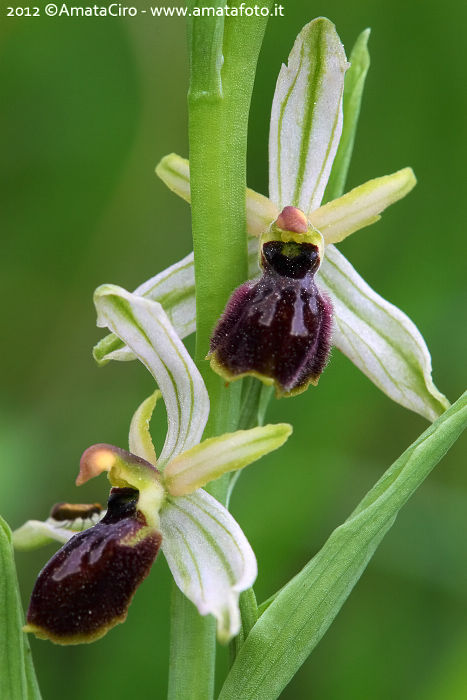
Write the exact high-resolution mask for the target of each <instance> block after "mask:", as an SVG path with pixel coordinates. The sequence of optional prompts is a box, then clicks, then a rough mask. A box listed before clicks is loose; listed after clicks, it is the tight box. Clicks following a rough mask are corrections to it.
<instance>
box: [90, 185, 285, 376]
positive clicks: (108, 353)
mask: <svg viewBox="0 0 467 700" xmlns="http://www.w3.org/2000/svg"><path fill="white" fill-rule="evenodd" d="M253 194H256V193H253ZM260 196H261V195H258V197H260ZM264 199H266V198H265V197H264ZM266 201H269V200H266ZM274 211H276V209H275V207H274ZM271 221H272V219H271ZM270 223H271V222H270V221H269V223H268V225H269V224H270ZM259 233H260V231H258V234H259ZM259 272H260V270H259V266H258V240H257V239H256V238H252V239H250V240H249V241H248V274H249V277H251V278H253V277H257V276H258V275H259ZM134 294H138V295H139V296H143V297H145V298H146V299H150V300H151V301H158V302H159V303H161V304H162V306H163V307H164V310H165V311H166V313H167V316H168V317H169V319H170V321H171V323H172V325H173V326H174V330H175V331H176V333H177V335H178V336H179V338H185V337H186V336H187V335H190V333H193V332H194V331H195V330H196V299H195V270H194V265H193V253H190V254H189V255H187V257H186V258H183V260H180V262H178V263H176V264H175V265H172V266H171V267H169V268H167V270H164V271H163V272H160V273H159V274H158V275H156V276H155V277H152V278H151V279H150V280H148V281H147V282H144V284H142V285H141V286H140V287H138V289H137V290H136V291H135V292H134ZM93 355H94V359H95V360H96V362H97V364H98V365H101V366H102V365H105V364H107V362H109V360H120V361H127V360H135V359H136V355H135V354H134V353H133V352H132V351H131V350H130V348H129V347H128V346H127V345H125V343H124V342H123V341H121V340H120V338H118V337H117V336H116V335H115V334H113V333H110V334H109V335H107V336H106V337H105V338H103V339H102V340H101V341H100V342H99V343H98V344H97V345H96V346H95V348H94V351H93Z"/></svg>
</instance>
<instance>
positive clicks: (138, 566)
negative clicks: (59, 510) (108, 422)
mask: <svg viewBox="0 0 467 700" xmlns="http://www.w3.org/2000/svg"><path fill="white" fill-rule="evenodd" d="M138 497H139V492H138V491H136V490H135V489H132V488H113V489H112V490H111V493H110V497H109V501H108V508H107V513H106V515H105V516H104V518H103V519H102V520H101V522H99V523H98V524H97V525H95V526H94V527H91V528H89V529H88V530H85V531H84V532H81V533H79V534H77V535H74V537H72V538H71V539H70V540H69V541H68V542H67V543H66V544H65V545H64V546H63V547H62V548H61V549H60V550H59V551H58V552H57V553H56V554H55V555H54V556H53V557H52V559H51V560H50V561H49V562H48V564H46V566H45V567H44V568H43V569H42V571H41V573H40V574H39V577H38V579H37V581H36V584H35V586H34V589H33V592H32V596H31V602H30V605H29V609H28V613H27V625H26V627H25V628H24V629H25V631H27V632H34V633H35V634H36V636H37V637H39V638H40V639H50V640H51V641H53V642H55V643H57V644H80V643H83V642H93V641H95V640H96V639H99V638H100V637H103V636H104V635H105V634H106V633H107V632H108V630H109V629H111V628H112V627H114V626H115V625H117V624H119V623H120V622H124V620H125V619H126V616H127V612H128V607H129V605H130V603H131V600H132V598H133V595H134V593H135V591H136V589H137V588H138V586H139V585H140V584H141V583H142V581H143V580H144V579H145V578H146V576H147V575H148V573H149V571H150V569H151V566H152V564H153V563H154V561H155V559H156V556H157V553H158V551H159V548H160V545H161V541H162V535H161V534H160V532H158V531H157V530H155V529H154V528H150V527H148V525H147V523H146V519H145V517H144V515H143V513H142V512H141V511H140V510H138Z"/></svg>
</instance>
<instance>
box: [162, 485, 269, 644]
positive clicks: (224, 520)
mask: <svg viewBox="0 0 467 700" xmlns="http://www.w3.org/2000/svg"><path fill="white" fill-rule="evenodd" d="M160 519H161V520H160V523H161V524H160V527H161V533H162V550H163V552H164V555H165V557H166V559H167V563H168V565H169V567H170V570H171V572H172V575H173V577H174V579H175V582H176V584H177V586H178V587H179V588H180V590H181V591H182V592H183V593H184V594H185V595H186V596H187V598H189V600H191V601H192V603H194V604H195V605H196V607H197V608H198V610H199V612H200V614H201V615H208V614H211V615H214V617H215V618H216V620H217V636H218V638H219V641H220V642H222V643H226V642H228V641H229V639H231V638H232V637H234V636H235V635H236V634H238V632H239V630H240V613H239V609H238V597H239V594H240V592H241V591H244V590H246V589H247V588H250V587H251V586H252V585H253V583H254V581H255V579H256V575H257V565H256V558H255V555H254V552H253V550H252V548H251V546H250V544H249V542H248V540H247V539H246V537H245V535H244V534H243V532H242V530H241V528H240V526H239V525H238V523H237V522H236V521H235V520H234V519H233V517H232V516H231V515H230V513H229V512H228V511H227V510H226V509H225V508H224V506H222V505H221V504H220V503H219V502H218V501H216V499H215V498H213V497H212V496H210V495H209V494H208V493H206V492H205V491H203V490H202V489H199V490H198V491H195V492H194V493H192V494H190V495H189V496H183V497H181V498H174V499H170V498H169V499H168V500H167V503H166V505H165V506H164V507H163V508H162V510H161V513H160Z"/></svg>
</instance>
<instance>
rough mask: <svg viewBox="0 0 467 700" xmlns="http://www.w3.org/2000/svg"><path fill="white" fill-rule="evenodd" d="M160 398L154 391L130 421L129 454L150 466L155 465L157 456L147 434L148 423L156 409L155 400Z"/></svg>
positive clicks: (159, 394)
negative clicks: (140, 458) (143, 460)
mask: <svg viewBox="0 0 467 700" xmlns="http://www.w3.org/2000/svg"><path fill="white" fill-rule="evenodd" d="M161 396H162V394H161V392H160V391H155V392H154V393H153V394H152V395H151V396H150V397H149V398H148V399H146V400H145V401H143V403H142V404H141V406H140V407H139V408H138V410H137V411H136V413H135V415H134V416H133V418H132V420H131V425H130V436H129V440H128V442H129V447H130V452H133V454H135V455H138V457H142V458H143V459H145V460H146V461H147V462H150V463H151V464H156V462H157V456H156V451H155V449H154V445H153V444H152V438H151V433H150V432H149V421H150V420H151V416H152V413H153V411H154V409H155V407H156V403H157V400H158V399H159V398H160V397H161Z"/></svg>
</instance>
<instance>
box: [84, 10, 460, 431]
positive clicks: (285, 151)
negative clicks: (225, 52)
mask: <svg viewBox="0 0 467 700" xmlns="http://www.w3.org/2000/svg"><path fill="white" fill-rule="evenodd" d="M348 65H349V64H348V63H347V60H346V57H345V53H344V50H343V47H342V44H341V42H340V39H339V37H338V35H337V33H336V31H335V28H334V25H333V24H332V23H331V22H329V20H326V19H324V18H319V19H317V20H314V21H313V22H311V23H310V24H308V25H307V26H306V27H305V28H304V29H303V30H302V31H301V32H300V34H299V36H298V37H297V39H296V42H295V45H294V47H293V50H292V52H291V54H290V56H289V61H288V65H287V66H283V67H282V70H281V72H280V74H279V78H278V81H277V85H276V91H275V94H274V99H273V106H272V113H271V126H270V139H269V181H270V182H269V190H270V199H268V198H266V197H264V196H263V195H261V194H258V193H256V192H254V191H252V190H250V189H247V191H246V209H247V224H248V233H249V234H250V239H249V241H248V255H249V276H250V278H256V277H258V276H259V273H260V270H259V267H258V241H257V237H258V236H260V235H261V234H264V233H265V232H266V233H267V232H268V231H269V230H270V227H271V225H272V224H273V222H275V221H276V220H277V218H278V216H279V214H280V212H281V211H282V210H283V209H284V208H285V207H288V206H294V207H298V208H299V209H300V210H302V211H303V212H304V213H305V215H306V217H307V220H308V222H309V223H310V225H311V227H312V228H313V229H316V230H317V231H318V232H319V233H320V234H321V235H322V239H323V243H324V256H323V259H322V264H321V267H320V269H319V272H318V273H317V274H316V282H317V285H318V287H319V289H320V290H322V291H323V292H324V293H326V294H327V295H328V296H329V297H330V299H331V302H332V307H333V328H332V343H333V345H335V346H336V347H337V348H338V349H339V350H341V351H342V352H343V353H344V354H345V355H347V357H349V359H350V360H352V362H354V363H355V364H356V366H357V367H358V368H359V369H360V370H361V371H362V372H363V373H364V374H366V375H367V376H368V377H369V378H370V379H371V381H373V382H374V384H375V385H376V386H377V387H379V388H380V389H381V390H382V391H383V392H384V393H386V394H387V395H388V396H389V397H390V398H391V399H393V400H394V401H396V402H397V403H400V404H402V405H403V406H405V407H406V408H408V409H410V410H412V411H415V412H417V413H420V414H421V415H423V416H425V417H426V418H427V419H428V420H431V421H432V420H434V419H435V418H437V417H438V416H439V415H440V414H441V413H443V411H444V410H445V409H446V408H447V407H448V406H449V402H448V401H447V399H446V397H445V396H443V395H442V394H441V393H440V392H439V391H438V390H437V388H436V387H435V385H434V383H433V380H432V377H431V358H430V354H429V351H428V348H427V347H426V344H425V341H424V339H423V337H422V335H421V334H420V332H419V331H418V329H417V328H416V326H415V325H414V323H413V322H412V321H411V320H410V319H409V318H408V317H407V316H406V315H405V314H404V313H403V312H402V311H400V310H399V309H398V308H396V307H395V306H393V305H392V304H390V303H389V302H387V301H386V300H385V299H383V298H382V297H381V296H379V295H378V294H377V293H376V292H375V291H373V290H372V289H371V288H370V287H369V286H368V284H366V282H365V281H364V280H363V279H362V278H361V277H360V275H359V274H358V273H357V272H356V270H355V269H354V268H353V267H352V265H351V264H350V263H349V262H348V260H346V258H345V257H344V256H343V255H342V254H341V253H340V252H339V251H338V250H337V248H336V247H335V245H334V244H336V243H339V242H340V241H342V240H344V239H345V238H346V237H347V236H349V235H350V234H352V233H354V232H355V231H357V230H359V229H361V228H363V227H365V226H368V225H370V224H373V223H375V222H376V221H378V220H379V219H380V215H381V213H382V212H383V211H384V209H386V207H388V206H389V205H390V204H393V203H395V202H396V201H398V200H399V199H401V198H402V197H404V196H405V195H406V194H408V192H410V190H411V189H412V188H413V187H414V185H415V182H416V181H415V177H414V175H413V172H412V170H411V169H410V168H404V169H402V170H400V171H398V172H396V173H394V174H392V175H387V176H384V177H379V178H376V179H374V180H370V181H369V182H367V183H365V184H364V185H360V186H359V187H356V188H355V189H353V190H351V191H350V192H348V193H347V194H345V195H343V196H342V197H339V198H338V199H335V200H334V201H331V202H328V203H327V204H324V205H321V206H320V204H321V201H322V198H323V195H324V192H325V188H326V184H327V182H328V178H329V176H330V173H331V167H332V164H333V160H334V158H335V156H336V152H337V149H338V145H339V140H340V137H341V132H342V125H343V119H342V96H343V91H344V75H345V71H346V70H347V68H348ZM350 70H351V71H352V69H350ZM349 75H350V72H349ZM344 118H345V115H344ZM341 160H342V158H339V154H338V158H337V161H341ZM337 161H336V162H337ZM156 172H157V174H158V175H159V177H160V178H161V179H162V180H163V181H164V182H165V183H166V184H167V186H168V187H169V188H170V189H171V190H173V191H174V192H175V193H176V194H178V195H179V196H181V197H182V198H184V199H185V200H186V201H188V202H190V174H189V163H188V161H187V160H184V159H183V158H180V157H179V156H177V155H175V154H171V155H169V156H166V157H165V158H163V159H162V161H161V162H160V163H159V165H158V166H157V168H156ZM135 294H138V295H142V296H144V297H146V298H149V299H153V300H157V301H159V302H160V303H161V304H162V305H163V306H164V308H165V310H166V311H167V314H168V315H169V317H170V319H171V321H172V323H173V324H174V327H175V329H176V331H177V332H178V334H179V335H180V337H182V338H183V337H185V336H186V335H188V334H189V333H192V332H193V331H194V330H195V324H196V317H195V297H194V269H193V256H192V254H190V255H188V256H187V257H186V258H184V259H183V260H181V261H180V262H179V263H176V264H175V265H172V266H171V267H169V268H168V269H167V270H165V271H164V272H161V273H159V274H158V275H156V276H155V277H153V278H152V279H150V280H148V281H147V282H145V283H144V284H142V285H141V286H140V287H138V289H137V290H136V291H135ZM94 355H95V358H96V360H97V361H98V362H99V363H101V364H104V363H106V362H107V361H108V360H111V359H115V360H130V359H134V355H133V353H132V352H131V349H130V348H128V346H125V345H124V344H123V343H122V342H121V341H120V340H119V339H118V338H116V337H115V336H107V337H106V338H104V339H103V340H102V341H101V342H100V343H99V344H98V345H97V346H96V348H95V350H94Z"/></svg>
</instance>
